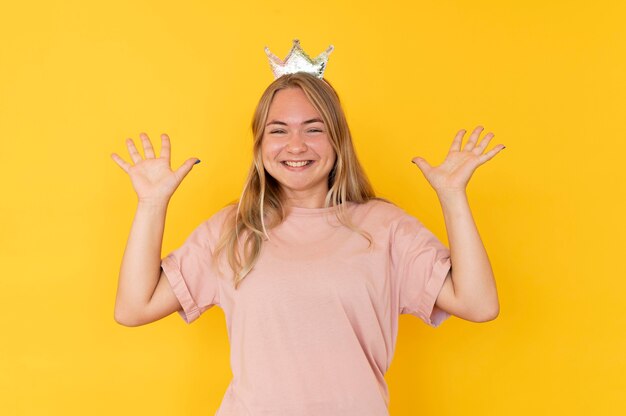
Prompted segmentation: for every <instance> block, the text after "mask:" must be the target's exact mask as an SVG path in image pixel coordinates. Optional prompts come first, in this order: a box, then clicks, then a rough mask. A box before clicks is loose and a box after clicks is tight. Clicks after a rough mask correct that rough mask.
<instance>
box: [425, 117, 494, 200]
mask: <svg viewBox="0 0 626 416" xmlns="http://www.w3.org/2000/svg"><path fill="white" fill-rule="evenodd" d="M482 130H483V127H482V126H478V127H476V128H475V129H474V131H473V132H472V134H471V135H470V137H469V140H468V141H467V143H465V146H464V147H463V149H462V150H461V142H462V140H463V136H464V135H465V133H466V131H465V130H459V132H458V133H457V134H456V136H455V137H454V140H453V141H452V145H451V146H450V150H449V152H448V155H447V156H446V159H445V160H444V161H443V163H442V164H441V165H439V166H436V167H433V166H431V165H430V164H429V163H428V162H426V160H424V159H423V158H421V157H415V158H413V163H415V164H416V165H417V167H419V168H420V170H421V171H422V173H423V174H424V176H425V177H426V180H427V181H428V183H430V185H431V186H432V187H433V188H434V189H435V191H436V192H437V193H441V192H457V191H463V192H464V191H465V188H466V187H467V184H468V182H469V180H470V178H471V177H472V174H473V173H474V171H475V170H476V168H478V166H480V165H482V164H483V163H485V162H487V161H488V160H490V159H491V158H492V157H494V156H495V155H496V154H497V153H498V152H499V151H500V150H502V149H504V145H502V144H499V145H497V146H496V147H494V148H493V149H491V150H490V151H488V152H487V153H485V154H483V152H484V151H485V149H486V148H487V145H488V144H489V141H490V140H491V139H492V138H493V136H494V134H493V133H487V134H486V135H485V136H484V137H483V139H482V140H481V142H480V143H479V144H478V145H476V142H477V141H478V137H479V136H480V132H481V131H482Z"/></svg>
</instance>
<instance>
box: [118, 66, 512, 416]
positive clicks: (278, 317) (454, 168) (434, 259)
mask: <svg viewBox="0 0 626 416" xmlns="http://www.w3.org/2000/svg"><path fill="white" fill-rule="evenodd" d="M481 130H482V128H481V127H478V128H476V129H475V130H474V131H473V132H472V134H471V135H470V137H469V140H468V141H467V143H466V144H465V146H464V147H463V148H461V143H462V139H463V136H464V135H465V131H464V130H461V131H459V132H458V133H457V135H456V137H455V138H454V140H453V141H452V145H451V147H450V151H449V153H448V155H447V157H446V159H445V161H444V162H443V163H442V164H441V165H440V166H437V167H433V166H430V165H429V164H428V163H427V162H426V161H424V160H423V159H421V158H415V159H413V161H414V163H415V164H416V165H417V166H418V167H419V168H420V170H421V171H422V173H423V174H424V175H425V177H426V179H427V180H428V182H429V183H430V184H431V186H432V187H433V188H434V190H435V191H436V193H437V195H438V197H439V200H440V203H441V206H442V208H443V214H444V218H445V222H446V227H447V232H448V237H449V241H450V249H448V248H447V247H446V246H445V245H443V244H442V243H441V242H440V241H439V240H438V239H437V238H436V237H435V236H434V235H433V234H432V233H431V232H430V231H429V230H428V229H427V228H425V227H424V225H423V224H422V223H421V222H420V221H419V220H417V219H416V218H414V217H412V216H410V215H408V214H407V213H405V212H404V211H403V210H402V209H400V208H398V207H396V206H395V205H393V204H392V203H389V202H387V201H384V200H381V199H378V198H376V197H375V195H374V192H373V191H372V188H371V186H370V184H369V182H368V180H367V178H366V176H365V174H364V172H363V170H362V168H361V166H360V164H359V162H358V160H357V157H356V155H355V151H354V148H353V144H352V138H351V135H350V130H349V128H348V124H347V122H346V119H345V116H344V113H343V111H342V108H341V105H340V102H339V98H338V96H337V94H336V92H335V90H334V89H333V88H332V86H331V85H330V84H329V83H328V81H327V80H324V79H320V78H318V77H316V76H313V75H311V74H308V73H304V72H297V73H293V74H287V75H283V76H281V77H279V78H278V79H276V80H275V81H274V82H273V83H272V84H271V85H270V86H269V87H268V88H267V89H266V91H265V92H264V94H263V95H262V97H261V99H260V101H259V103H258V106H257V108H256V111H255V114H254V118H253V123H252V132H253V137H254V152H253V155H254V156H253V161H252V166H251V168H250V172H249V175H248V178H247V180H246V183H245V186H244V189H243V192H242V194H241V198H240V199H239V201H238V202H237V203H236V204H233V205H230V206H227V207H226V208H224V209H222V210H220V211H219V212H217V213H216V214H215V215H213V216H212V217H211V218H209V219H208V220H206V221H204V222H203V223H201V224H200V225H199V226H198V227H197V228H196V229H195V230H194V231H193V232H192V233H191V235H190V236H189V237H188V238H187V240H186V241H185V243H184V244H183V245H182V246H181V247H180V248H178V249H177V250H175V251H173V252H172V253H170V254H169V255H167V256H166V257H164V258H163V259H161V258H160V255H161V242H162V237H163V228H164V223H165V214H166V209H167V205H168V202H169V200H170V198H171V196H172V194H173V193H174V191H175V190H176V188H177V187H178V185H179V184H180V182H181V181H182V179H183V178H184V177H185V176H186V175H187V174H188V172H189V171H190V170H191V168H192V166H193V165H194V162H196V163H197V159H195V158H190V159H188V160H187V161H186V162H185V163H184V164H183V165H182V166H181V167H180V168H178V169H177V170H175V171H172V170H171V169H170V160H169V152H170V142H169V138H168V137H167V136H166V135H162V136H161V143H162V145H161V155H160V157H158V158H157V157H156V156H155V153H154V150H153V148H152V145H151V143H150V140H149V139H148V137H147V136H146V135H145V134H142V135H141V140H142V144H143V148H144V153H145V159H144V158H142V157H141V155H140V154H139V152H138V151H137V149H136V148H135V145H134V144H133V141H132V140H131V139H128V140H127V145H128V149H129V152H130V155H131V158H132V161H133V163H134V164H133V165H131V164H129V163H127V162H125V161H124V160H122V159H121V158H120V157H119V156H118V155H116V154H113V155H112V157H113V159H114V160H115V162H117V164H118V165H119V166H120V167H121V168H122V169H124V170H125V171H126V172H127V173H128V174H129V176H130V178H131V181H132V184H133V186H134V188H135V191H136V193H137V196H138V207H137V212H136V216H135V219H134V222H133V225H132V229H131V232H130V237H129V240H128V243H127V247H126V251H125V253H124V257H123V261H122V266H121V271H120V276H119V287H118V292H117V298H116V304H115V319H116V321H117V322H119V323H120V324H122V325H127V326H137V325H144V324H147V323H150V322H153V321H156V320H158V319H161V318H163V317H165V316H167V315H169V314H171V313H173V312H175V311H178V313H179V314H180V316H181V317H182V318H183V319H184V320H185V321H186V322H187V323H191V322H192V321H194V320H195V319H197V318H198V317H199V316H200V314H202V313H203V312H204V311H206V310H207V309H209V308H211V307H212V306H213V305H219V306H220V307H221V308H222V309H223V310H224V313H225V316H226V320H227V328H228V335H229V341H230V345H231V368H232V372H233V379H232V381H231V383H230V385H229V386H228V389H227V391H226V394H225V396H224V399H223V401H222V404H221V406H220V408H219V410H218V412H217V414H218V415H223V416H225V415H326V416H329V415H342V416H346V415H359V416H364V415H387V414H388V410H387V408H388V402H389V395H388V391H387V385H386V383H385V380H384V375H385V373H386V371H387V369H388V368H389V365H390V364H391V360H392V357H393V353H394V348H395V343H396V339H397V331H398V318H399V315H400V314H403V313H407V314H412V315H414V316H417V317H419V318H420V319H422V320H423V321H424V322H426V323H427V324H429V325H431V326H433V327H437V326H439V325H440V324H441V323H442V322H443V321H444V320H445V319H447V318H448V317H450V316H451V315H455V316H458V317H460V318H462V319H465V320H469V321H473V322H484V321H488V320H492V319H495V317H496V316H497V315H498V311H499V304H498V297H497V291H496V285H495V281H494V277H493V273H492V269H491V266H490V264H489V260H488V257H487V253H486V252H485V248H484V247H483V244H482V242H481V239H480V237H479V234H478V231H477V229H476V226H475V224H474V221H473V218H472V215H471V212H470V208H469V205H468V201H467V196H466V192H465V189H466V186H467V183H468V181H469V179H470V176H471V175H472V173H473V172H474V170H475V169H476V168H477V167H478V166H480V165H481V164H483V163H485V162H486V161H488V160H489V159H491V158H492V157H494V156H495V154H496V153H497V152H499V151H500V150H501V149H502V148H503V146H502V145H498V146H496V147H495V148H494V149H492V150H490V151H489V152H486V153H485V150H486V148H487V145H488V143H489V141H490V140H491V138H492V137H493V134H492V133H489V134H487V135H486V136H484V138H483V139H482V140H481V141H480V143H478V138H479V136H480V133H481Z"/></svg>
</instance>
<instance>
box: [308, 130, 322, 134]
mask: <svg viewBox="0 0 626 416" xmlns="http://www.w3.org/2000/svg"><path fill="white" fill-rule="evenodd" d="M321 132H322V130H320V129H311V130H309V133H321Z"/></svg>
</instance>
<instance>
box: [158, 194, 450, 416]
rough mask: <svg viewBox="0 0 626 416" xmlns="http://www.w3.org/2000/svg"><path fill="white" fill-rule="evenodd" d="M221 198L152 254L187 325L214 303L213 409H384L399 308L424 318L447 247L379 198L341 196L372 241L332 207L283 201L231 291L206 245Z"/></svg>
mask: <svg viewBox="0 0 626 416" xmlns="http://www.w3.org/2000/svg"><path fill="white" fill-rule="evenodd" d="M232 209H234V208H233V206H229V207H226V208H224V209H222V210H221V211H219V212H218V213H216V214H215V215H214V216H213V217H211V218H210V219H208V220H206V221H204V222H203V223H201V224H200V225H199V226H198V227H197V228H196V229H195V230H194V231H193V232H192V233H191V235H190V236H189V237H188V238H187V240H186V241H185V243H184V244H183V245H182V246H181V247H180V248H178V249H177V250H174V251H173V252H171V253H170V254H169V255H168V256H166V257H165V258H163V259H162V262H161V267H162V268H163V270H164V271H165V274H166V275H167V278H168V280H169V282H170V284H171V285H172V287H173V290H174V292H175V293H176V296H177V297H178V299H179V301H180V303H181V305H182V308H183V309H182V310H181V311H179V312H178V313H179V314H180V316H182V318H183V319H184V320H185V321H186V322H187V323H191V322H192V321H194V320H195V319H197V318H198V317H199V316H200V315H201V314H202V313H203V312H204V311H206V310H207V309H209V308H211V307H212V306H213V305H219V306H220V307H221V308H222V309H223V311H224V315H225V317H226V326H227V330H228V337H229V342H230V348H231V353H230V361H231V362H230V364H231V370H232V373H233V379H232V380H231V382H230V385H229V386H228V388H227V390H226V393H225V395H224V397H223V400H222V403H221V405H220V407H219V409H218V410H217V413H216V415H219V416H282V415H285V416H287V415H288V416H308V415H311V416H313V415H314V416H319V415H324V416H335V415H337V416H339V415H341V416H352V415H354V416H370V415H371V416H384V415H388V414H389V412H388V404H389V393H388V390H387V384H386V382H385V379H384V375H385V373H386V372H387V369H388V368H389V366H390V364H391V360H392V358H393V353H394V349H395V345H396V339H397V334H398V318H399V315H400V314H412V315H414V316H417V317H418V318H420V319H422V320H423V321H424V322H425V323H427V324H428V325H430V326H432V327H437V326H439V325H440V324H441V323H442V322H443V321H444V320H445V319H447V318H448V317H450V314H448V313H447V312H445V311H444V310H442V309H439V308H438V307H437V306H435V301H436V299H437V295H438V294H439V291H440V290H441V287H442V286H443V282H444V279H445V277H446V275H447V273H448V271H449V270H450V267H451V263H450V250H449V249H448V248H447V247H446V246H445V245H443V244H442V243H441V242H440V241H439V240H438V239H437V237H436V236H435V235H434V234H433V233H432V232H430V231H429V230H428V229H427V228H426V227H424V225H422V223H421V222H419V221H418V220H417V219H416V218H414V217H412V216H410V215H408V214H407V213H405V212H404V211H403V210H401V209H400V208H398V207H396V206H395V205H392V204H390V203H387V202H384V201H381V200H372V201H369V202H368V203H365V204H356V203H349V204H347V209H348V213H349V215H350V218H351V220H352V222H353V224H354V225H356V226H357V227H359V228H360V229H362V230H364V231H367V232H368V233H369V234H370V235H371V236H372V238H373V245H372V246H371V247H368V241H367V240H366V239H365V238H364V237H363V236H362V235H360V234H359V233H357V232H354V231H352V230H350V229H348V228H347V227H345V226H342V225H340V223H339V222H338V220H337V218H336V216H335V214H334V212H335V208H320V209H309V208H293V210H292V212H291V213H290V214H289V216H288V217H287V218H286V219H285V221H284V222H283V223H281V224H280V225H278V226H276V227H275V228H273V229H271V230H269V231H268V234H269V238H270V239H269V240H268V241H265V242H264V243H263V246H262V251H261V255H260V257H259V260H258V262H257V264H256V265H255V266H254V269H253V270H252V271H251V272H250V273H249V274H248V276H246V278H245V279H244V280H243V282H242V283H241V285H240V286H239V288H238V290H237V291H235V290H234V288H233V285H232V280H231V279H232V273H231V272H230V269H229V268H228V265H227V261H226V259H225V256H221V257H220V259H219V261H218V262H219V263H221V265H220V267H221V268H222V269H221V270H223V271H228V272H229V273H228V274H222V275H220V273H219V272H218V266H217V264H215V263H216V262H215V261H213V258H212V256H211V253H212V252H213V250H214V247H215V244H216V242H217V240H218V238H219V236H220V232H221V228H222V225H223V222H224V219H225V216H226V214H227V213H228V211H229V210H232Z"/></svg>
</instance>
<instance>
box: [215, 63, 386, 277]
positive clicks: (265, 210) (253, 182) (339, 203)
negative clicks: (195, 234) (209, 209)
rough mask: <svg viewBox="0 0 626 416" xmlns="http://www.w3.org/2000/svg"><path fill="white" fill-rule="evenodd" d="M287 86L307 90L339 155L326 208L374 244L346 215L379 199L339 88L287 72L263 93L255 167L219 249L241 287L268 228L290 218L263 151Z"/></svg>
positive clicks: (254, 123) (255, 123)
mask: <svg viewBox="0 0 626 416" xmlns="http://www.w3.org/2000/svg"><path fill="white" fill-rule="evenodd" d="M285 88H300V89H301V90H302V91H303V92H304V94H305V95H306V97H307V98H308V99H309V101H310V102H311V104H312V105H313V107H315V109H316V110H317V111H318V112H319V113H320V115H321V116H322V120H323V121H324V124H325V125H326V128H327V131H328V137H329V140H330V143H331V145H332V147H333V149H334V151H335V154H336V155H337V157H336V160H335V165H334V167H333V168H332V170H331V171H330V174H329V176H328V189H329V190H328V193H327V194H326V198H325V202H324V204H325V207H337V211H336V215H337V219H338V220H339V221H340V222H341V223H342V224H344V225H345V226H347V227H348V228H350V229H352V230H354V231H357V232H359V233H361V234H362V235H363V236H364V237H365V238H366V239H367V240H368V241H369V243H370V245H371V243H372V240H371V237H370V236H369V235H368V234H367V233H364V232H361V231H359V230H358V229H357V228H356V227H354V226H353V225H352V224H351V222H350V219H349V218H348V217H347V214H346V206H345V205H346V204H345V202H355V203H365V202H367V201H369V200H370V199H374V198H375V194H374V190H373V189H372V186H371V185H370V183H369V180H368V179H367V176H366V175H365V172H364V171H363V168H362V167H361V164H360V163H359V161H358V159H357V156H356V153H355V151H354V146H353V144H352V137H351V135H350V129H349V127H348V123H347V121H346V117H345V114H344V112H343V109H342V107H341V103H340V101H339V96H338V95H337V92H336V91H335V89H334V88H333V87H332V86H331V85H330V83H329V82H328V81H327V80H323V79H319V78H316V77H315V76H313V75H310V74H307V73H304V72H297V73H294V74H287V75H283V76H282V77H280V78H278V79H276V80H275V81H274V82H272V83H271V84H270V85H269V86H268V87H267V89H266V90H265V92H263V95H262V96H261V98H260V100H259V103H258V105H257V107H256V110H255V112H254V116H253V118H252V135H253V138H254V145H253V160H252V165H251V166H250V170H249V173H248V177H247V179H246V182H245V184H244V187H243V191H242V193H241V197H240V199H239V201H238V202H235V204H236V208H237V209H236V210H234V209H233V210H232V212H231V214H230V215H229V216H228V219H227V221H226V223H225V225H224V229H223V232H222V236H221V239H220V241H219V243H218V244H217V247H216V251H215V256H216V257H217V256H219V254H220V253H221V252H222V251H223V250H224V249H226V251H227V254H228V263H229V265H230V267H231V268H232V270H233V272H234V277H233V282H234V287H235V289H237V287H238V286H239V284H240V283H241V281H242V280H243V279H244V278H245V277H246V275H247V274H248V273H249V272H250V271H251V270H252V268H253V267H254V264H255V263H256V261H257V260H258V258H259V254H260V252H261V245H262V243H263V240H264V239H266V238H268V235H267V230H268V229H270V228H271V227H273V226H276V225H278V224H280V223H281V222H282V221H283V220H284V218H285V210H284V206H283V203H282V194H281V187H280V184H279V183H278V182H277V181H276V180H275V179H274V178H273V177H272V176H271V175H269V174H268V173H267V171H266V170H265V168H264V166H263V159H262V154H261V141H262V139H263V134H264V129H265V123H266V122H267V115H268V112H269V108H270V104H271V103H272V99H273V98H274V95H275V94H276V92H277V91H279V90H282V89H285ZM242 241H243V243H242Z"/></svg>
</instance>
